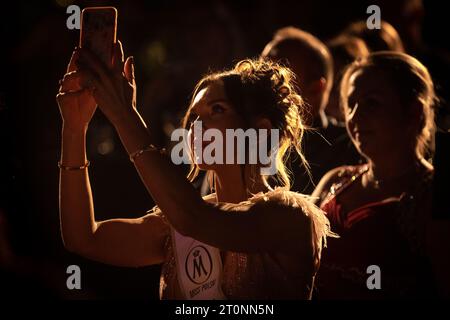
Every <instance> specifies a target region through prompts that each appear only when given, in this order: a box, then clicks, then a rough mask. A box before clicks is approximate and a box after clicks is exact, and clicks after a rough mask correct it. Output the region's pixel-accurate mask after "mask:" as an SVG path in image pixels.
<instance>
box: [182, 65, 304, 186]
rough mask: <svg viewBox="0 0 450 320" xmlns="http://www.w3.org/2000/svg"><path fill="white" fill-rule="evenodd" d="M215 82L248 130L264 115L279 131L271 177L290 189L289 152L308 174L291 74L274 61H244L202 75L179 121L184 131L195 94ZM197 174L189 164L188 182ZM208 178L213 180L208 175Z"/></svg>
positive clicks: (298, 101) (300, 104)
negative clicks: (227, 68) (293, 151)
mask: <svg viewBox="0 0 450 320" xmlns="http://www.w3.org/2000/svg"><path fill="white" fill-rule="evenodd" d="M216 81H222V82H223V84H224V89H225V93H226V95H227V98H228V100H229V101H230V102H231V104H232V105H233V107H234V109H235V111H236V112H237V113H238V114H239V115H240V116H241V117H242V118H243V119H244V121H245V123H246V125H247V126H248V127H251V120H253V119H255V118H256V117H259V116H263V117H266V118H267V119H269V120H270V122H271V124H272V128H274V129H278V130H279V133H280V134H279V148H278V150H277V154H276V157H275V159H276V163H275V165H276V169H277V174H276V175H275V176H274V177H273V178H275V180H276V182H277V183H278V184H279V185H280V186H281V187H283V188H285V189H287V190H289V189H290V187H291V183H290V177H289V175H290V172H289V170H288V169H287V168H286V165H285V163H286V161H287V159H288V157H289V154H290V151H291V150H292V149H294V150H295V152H296V153H297V155H298V156H299V157H300V159H301V162H302V164H303V165H304V166H305V167H306V169H307V171H308V173H309V165H308V162H307V161H306V159H305V156H304V154H303V152H302V149H301V143H302V138H303V134H304V131H305V129H306V126H305V125H304V123H303V121H302V119H303V112H304V111H305V108H304V102H303V99H302V97H301V96H300V95H299V94H298V93H297V92H298V91H297V86H296V83H295V75H294V74H293V72H292V71H291V70H290V69H288V68H286V67H284V66H282V65H280V64H278V63H276V62H273V61H269V60H264V59H260V60H252V59H245V60H242V61H240V62H238V63H237V64H236V65H235V66H234V68H232V69H231V70H226V71H223V72H217V73H212V74H209V75H207V76H205V77H204V78H203V79H201V80H200V81H199V82H198V84H197V85H196V86H195V89H194V93H193V96H192V100H191V104H190V107H189V108H188V110H187V112H186V114H185V116H184V118H183V121H182V125H183V127H184V128H187V127H188V126H189V125H190V122H191V121H192V120H193V119H191V108H192V104H193V101H194V98H195V96H196V95H197V93H198V92H199V91H200V90H202V89H203V88H205V87H207V86H208V85H210V84H212V83H214V82H216ZM198 172H199V167H198V165H196V164H195V163H192V164H191V170H190V172H189V173H188V176H187V177H188V179H189V180H190V181H193V180H194V179H195V178H196V177H197V175H198ZM209 178H210V179H213V178H212V177H211V175H209ZM263 179H264V182H265V183H266V185H269V184H268V177H266V176H263ZM210 181H211V180H210ZM244 183H245V179H244Z"/></svg>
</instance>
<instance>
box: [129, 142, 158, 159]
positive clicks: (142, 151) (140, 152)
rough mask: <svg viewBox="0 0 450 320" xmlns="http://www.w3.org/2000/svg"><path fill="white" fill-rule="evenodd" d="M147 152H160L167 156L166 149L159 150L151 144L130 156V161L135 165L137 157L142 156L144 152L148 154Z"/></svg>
mask: <svg viewBox="0 0 450 320" xmlns="http://www.w3.org/2000/svg"><path fill="white" fill-rule="evenodd" d="M147 151H156V152H159V153H160V154H165V153H166V149H164V148H162V149H158V148H157V147H155V145H153V144H151V143H150V144H149V145H148V146H146V147H145V148H143V149H140V150H137V151H135V152H133V153H131V154H130V161H131V162H133V163H134V161H135V160H136V158H137V157H139V156H141V155H142V154H143V153H144V152H147Z"/></svg>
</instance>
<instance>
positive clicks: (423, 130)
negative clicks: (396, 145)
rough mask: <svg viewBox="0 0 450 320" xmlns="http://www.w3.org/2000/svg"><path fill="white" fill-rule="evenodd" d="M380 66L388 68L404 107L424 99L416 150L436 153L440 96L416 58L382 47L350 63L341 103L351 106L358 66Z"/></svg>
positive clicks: (424, 155) (421, 153)
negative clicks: (436, 114)
mask: <svg viewBox="0 0 450 320" xmlns="http://www.w3.org/2000/svg"><path fill="white" fill-rule="evenodd" d="M366 68H376V69H380V70H382V71H383V72H386V74H387V78H388V79H389V80H390V82H391V83H392V85H393V86H395V87H396V92H397V93H398V94H399V96H400V98H401V102H402V104H403V107H404V108H411V107H412V106H413V102H415V101H418V102H420V106H421V123H420V130H419V132H417V135H416V143H415V151H416V155H417V156H418V157H419V158H431V157H432V156H433V153H434V135H435V130H436V125H435V123H434V106H435V104H436V103H437V101H438V99H437V97H436V94H435V90H434V85H433V80H432V78H431V76H430V73H429V72H428V69H427V68H426V67H425V66H424V65H423V64H422V63H421V62H420V61H419V60H417V59H416V58H414V57H412V56H410V55H407V54H405V53H400V52H393V51H379V52H375V53H372V54H370V55H369V56H367V57H365V58H361V59H359V60H356V61H355V62H353V63H352V64H350V65H349V66H348V67H347V69H346V70H345V72H344V75H343V77H342V82H341V89H340V99H341V106H343V107H347V93H348V89H349V82H350V81H349V80H350V77H351V76H352V75H353V74H354V73H355V72H356V71H358V70H361V69H366Z"/></svg>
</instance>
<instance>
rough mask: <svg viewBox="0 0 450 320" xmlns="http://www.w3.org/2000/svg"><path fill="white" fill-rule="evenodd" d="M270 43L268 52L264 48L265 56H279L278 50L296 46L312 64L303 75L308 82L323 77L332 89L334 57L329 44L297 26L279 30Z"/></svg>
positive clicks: (308, 64) (263, 54) (309, 64)
mask: <svg viewBox="0 0 450 320" xmlns="http://www.w3.org/2000/svg"><path fill="white" fill-rule="evenodd" d="M269 45H270V50H269V51H267V52H266V50H264V52H263V53H262V56H263V57H264V58H266V57H267V58H271V57H273V56H278V55H279V53H278V51H282V49H283V48H286V47H289V48H295V49H296V51H297V52H298V53H301V54H302V55H303V56H304V59H305V61H307V62H308V63H307V64H306V65H307V66H310V67H309V68H307V70H308V74H303V75H301V76H302V77H305V78H306V81H308V82H309V81H314V80H318V79H320V78H321V77H323V78H325V80H326V83H327V88H328V89H331V86H332V84H333V59H332V57H331V54H330V52H329V51H328V48H327V46H326V45H325V44H324V43H323V42H322V41H320V40H319V39H318V38H316V37H315V36H313V35H312V34H311V33H308V32H306V31H303V30H301V29H298V28H295V27H284V28H281V29H279V30H277V32H276V33H275V35H274V36H273V39H272V41H271V42H270V43H269ZM269 45H268V46H266V48H268V47H269ZM282 55H283V53H281V55H280V58H283V57H282ZM285 58H287V57H285ZM298 76H300V75H298Z"/></svg>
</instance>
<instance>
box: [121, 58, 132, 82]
mask: <svg viewBox="0 0 450 320" xmlns="http://www.w3.org/2000/svg"><path fill="white" fill-rule="evenodd" d="M123 73H124V74H125V78H127V80H128V82H129V83H130V84H132V85H134V84H135V78H134V58H133V57H128V58H127V61H125V65H124V68H123Z"/></svg>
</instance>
